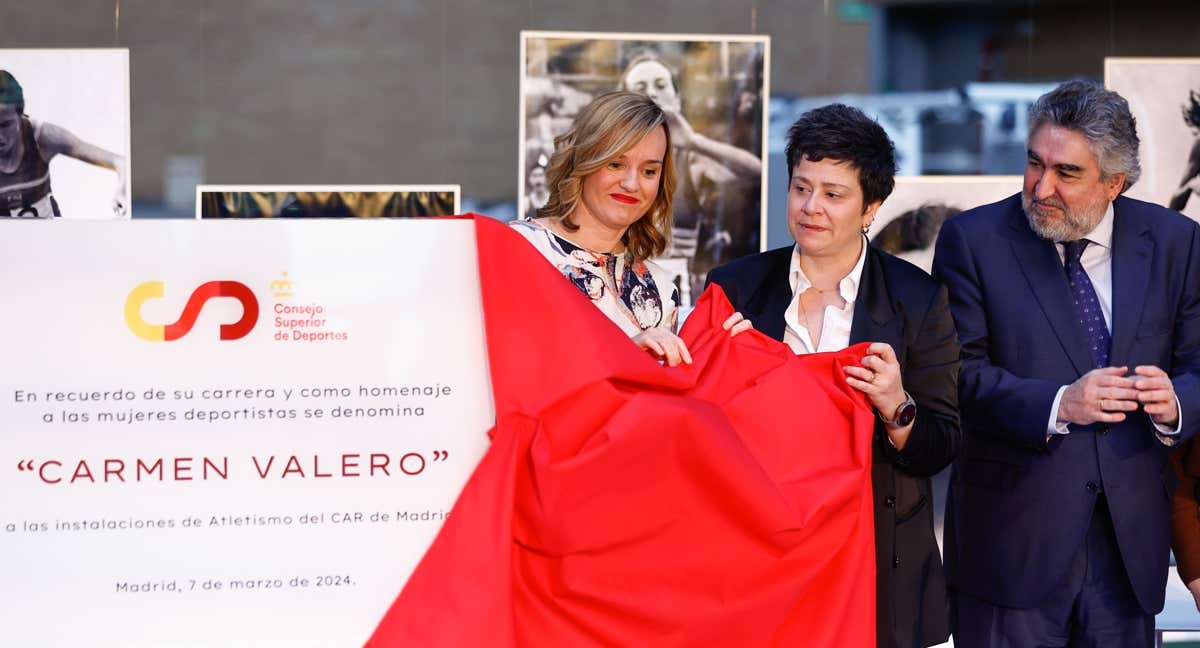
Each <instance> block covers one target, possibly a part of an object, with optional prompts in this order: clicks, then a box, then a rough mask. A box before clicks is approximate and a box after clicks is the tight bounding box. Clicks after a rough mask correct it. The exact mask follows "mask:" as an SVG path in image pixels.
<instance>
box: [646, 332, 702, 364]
mask: <svg viewBox="0 0 1200 648" xmlns="http://www.w3.org/2000/svg"><path fill="white" fill-rule="evenodd" d="M633 342H634V344H636V345H638V347H639V348H642V349H645V350H646V352H647V353H649V354H650V355H652V356H654V359H656V360H663V361H665V362H666V363H667V366H668V367H677V366H679V363H681V362H682V363H684V364H692V354H691V353H690V352H688V348H687V345H686V344H684V343H683V340H681V339H679V336H678V335H675V334H674V333H672V332H670V331H668V330H667V329H665V328H660V327H657V326H656V327H654V328H648V329H646V330H644V331H642V332H641V333H638V334H637V335H635V336H633Z"/></svg>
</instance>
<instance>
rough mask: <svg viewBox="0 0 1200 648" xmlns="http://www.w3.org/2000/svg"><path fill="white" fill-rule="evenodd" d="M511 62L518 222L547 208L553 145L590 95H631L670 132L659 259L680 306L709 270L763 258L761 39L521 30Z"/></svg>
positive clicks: (766, 57)
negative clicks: (668, 228)
mask: <svg viewBox="0 0 1200 648" xmlns="http://www.w3.org/2000/svg"><path fill="white" fill-rule="evenodd" d="M520 57H521V58H520V69H521V82H520V108H519V110H520V113H519V121H520V141H521V146H520V147H519V154H518V165H517V169H518V178H517V186H518V208H517V212H518V214H519V216H520V217H521V218H531V217H535V216H536V215H537V210H538V209H539V208H540V207H542V206H543V205H544V204H545V203H546V200H547V198H548V191H547V187H546V166H547V164H548V163H549V161H550V155H551V154H552V153H553V152H554V138H555V137H557V136H558V135H560V134H562V133H563V132H564V131H566V130H567V129H568V128H569V127H570V125H571V123H572V121H573V120H574V118H575V116H576V115H577V114H578V112H579V110H580V109H581V108H582V107H583V106H585V105H587V104H588V102H590V101H591V100H592V99H593V98H595V97H597V96H599V95H601V94H604V93H606V92H611V91H613V90H631V91H635V92H642V93H644V94H647V95H649V96H650V97H651V98H653V99H654V100H655V101H656V102H657V103H658V104H659V105H660V106H661V107H662V108H663V109H664V110H665V111H667V112H668V119H669V123H670V124H671V126H670V127H671V130H672V145H673V147H674V153H675V160H676V168H677V171H678V177H679V180H678V184H677V189H676V191H675V197H674V212H675V213H674V221H673V231H672V237H671V239H672V240H671V241H670V245H669V246H668V249H667V251H666V252H665V253H664V255H663V258H660V259H658V261H659V263H660V264H661V265H663V266H664V267H665V268H667V269H668V270H671V271H673V272H674V273H675V274H676V276H677V278H678V280H679V283H680V286H679V287H680V295H681V297H682V299H683V302H684V305H685V307H686V306H688V305H690V304H692V303H693V302H694V300H695V298H696V297H698V296H699V294H700V288H701V287H702V286H703V283H704V278H705V276H706V274H707V273H708V271H709V270H711V269H712V268H713V267H716V266H718V265H720V264H722V263H725V262H727V261H730V260H732V259H735V258H738V257H740V256H744V255H747V254H752V253H755V252H760V251H762V250H763V249H764V247H763V246H764V245H765V242H766V235H765V231H766V217H767V214H766V204H767V200H766V184H765V178H766V173H767V169H766V167H767V139H766V138H767V106H768V101H769V95H770V91H769V82H768V79H769V77H770V38H769V37H767V36H729V35H719V36H710V35H695V34H627V33H594V32H541V31H523V32H521V54H520Z"/></svg>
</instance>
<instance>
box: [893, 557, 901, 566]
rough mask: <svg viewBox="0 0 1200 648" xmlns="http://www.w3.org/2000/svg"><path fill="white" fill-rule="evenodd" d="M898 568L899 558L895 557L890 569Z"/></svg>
mask: <svg viewBox="0 0 1200 648" xmlns="http://www.w3.org/2000/svg"><path fill="white" fill-rule="evenodd" d="M899 566H900V556H896V557H895V558H892V567H899Z"/></svg>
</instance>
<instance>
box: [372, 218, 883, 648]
mask: <svg viewBox="0 0 1200 648" xmlns="http://www.w3.org/2000/svg"><path fill="white" fill-rule="evenodd" d="M475 223H476V236H477V246H478V254H479V267H480V275H481V292H482V299H483V308H484V319H485V327H486V334H487V346H488V358H489V364H490V370H491V378H492V392H493V397H494V401H495V407H496V426H495V427H494V428H493V429H492V431H491V433H490V434H491V436H492V447H491V448H490V449H489V451H488V452H487V454H486V455H485V457H484V458H483V460H482V461H481V462H480V464H479V466H478V467H477V468H476V470H475V472H474V474H473V475H472V476H471V478H470V480H469V481H468V483H467V485H466V487H465V488H464V489H463V491H462V494H461V495H460V496H459V499H458V501H457V503H456V504H455V506H454V509H453V511H452V513H451V515H450V517H449V518H448V519H447V520H446V523H445V525H444V527H443V528H442V530H441V532H440V534H439V535H438V537H437V539H436V540H435V541H434V543H433V545H432V546H431V547H430V549H429V551H428V552H427V553H426V555H425V557H424V559H423V560H422V562H421V563H420V565H419V566H418V567H417V569H416V570H415V571H414V573H413V574H412V576H411V578H410V579H409V581H408V583H407V584H406V585H405V587H404V589H403V591H402V592H401V594H400V596H399V597H398V598H397V599H396V601H395V602H394V603H393V605H392V607H391V609H390V610H389V611H388V612H387V614H386V616H385V617H384V618H383V620H382V621H381V623H380V624H379V626H378V628H376V630H375V633H374V635H373V636H372V637H371V639H370V640H369V641H368V644H367V645H368V646H373V647H374V646H484V645H486V646H501V647H508V646H512V647H516V646H534V645H536V646H585V645H654V646H773V645H791V646H800V645H803V646H829V647H833V646H868V645H873V644H874V642H875V618H874V606H875V573H874V564H875V562H874V541H873V537H874V536H873V526H872V525H873V516H872V499H871V483H870V461H871V434H872V426H873V415H872V412H871V411H870V409H869V408H868V407H867V406H866V404H865V401H864V400H863V398H862V397H861V395H860V394H858V393H857V392H855V391H853V390H852V389H850V388H849V387H848V386H847V385H846V383H845V380H844V378H843V374H842V370H841V367H842V366H843V365H844V364H847V363H857V361H858V360H859V359H860V358H861V357H862V354H863V350H864V348H865V345H859V346H856V347H851V348H850V349H846V350H844V351H841V352H838V353H829V354H815V355H809V356H799V357H797V356H795V355H793V354H792V352H791V351H790V350H789V349H788V348H787V347H786V346H785V345H783V344H780V343H779V342H777V341H775V340H772V339H770V338H768V337H766V336H764V335H762V334H760V333H758V332H750V333H745V334H742V335H740V336H738V337H737V338H733V339H731V338H730V337H729V335H728V333H726V332H725V331H723V330H721V322H722V321H723V320H724V319H725V318H726V317H727V316H728V315H729V314H730V313H731V312H732V307H731V306H730V304H729V301H728V300H727V299H726V298H725V295H724V293H723V292H721V290H720V288H719V287H716V286H714V287H712V288H710V289H709V290H708V291H706V292H705V294H704V295H703V296H702V297H701V298H700V301H699V303H698V304H697V306H696V309H695V311H694V312H693V313H692V315H691V316H690V317H689V318H688V320H687V323H686V325H685V326H684V328H683V330H682V331H681V333H680V336H681V337H682V338H683V339H684V340H685V342H686V343H687V345H688V348H689V349H690V350H691V352H692V357H693V359H694V362H693V364H692V365H690V366H686V367H682V368H666V367H662V366H660V365H659V364H658V363H657V362H655V361H653V360H652V359H651V358H650V357H649V356H647V355H646V354H645V353H644V352H642V351H641V350H639V349H637V348H636V346H635V345H633V344H631V343H630V342H629V339H628V338H627V337H626V336H625V335H624V334H623V333H622V332H621V330H620V329H619V328H618V327H616V326H614V325H613V324H612V323H611V322H609V321H608V320H607V319H606V318H605V317H604V316H603V315H602V314H601V313H599V311H597V310H596V309H595V308H594V307H593V306H592V305H591V304H590V303H589V302H588V300H587V299H586V298H585V297H584V296H583V295H582V294H580V293H579V292H578V290H577V289H576V288H575V287H574V286H572V285H571V284H570V283H569V282H567V281H564V280H563V278H562V277H561V275H559V273H558V272H557V270H556V269H554V268H553V266H551V265H550V264H549V263H547V262H546V260H545V259H543V258H542V257H541V256H540V255H539V254H538V253H537V252H536V251H535V250H534V249H533V248H532V247H530V246H529V245H528V244H527V243H526V242H525V241H524V240H523V239H522V238H521V237H520V236H519V235H517V234H516V233H514V232H512V231H510V230H509V228H508V227H506V226H505V225H503V224H501V223H498V222H495V221H492V220H491V219H488V218H486V217H477V218H476V219H475Z"/></svg>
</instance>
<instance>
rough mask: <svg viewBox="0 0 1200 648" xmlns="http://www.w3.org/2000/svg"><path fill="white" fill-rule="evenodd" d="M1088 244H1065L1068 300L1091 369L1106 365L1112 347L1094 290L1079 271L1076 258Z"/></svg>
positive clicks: (1084, 242) (1082, 242) (1080, 268)
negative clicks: (1072, 302) (1084, 337)
mask: <svg viewBox="0 0 1200 648" xmlns="http://www.w3.org/2000/svg"><path fill="white" fill-rule="evenodd" d="M1088 243H1091V241H1089V240H1087V239H1079V240H1078V241H1070V242H1068V243H1065V244H1064V245H1063V247H1064V248H1065V252H1066V254H1065V257H1066V264H1065V265H1066V269H1067V282H1068V283H1070V285H1071V297H1072V298H1073V299H1074V300H1075V314H1076V315H1077V316H1078V319H1079V325H1080V326H1081V327H1082V329H1081V330H1082V331H1083V333H1084V335H1087V341H1088V349H1090V350H1091V352H1092V364H1093V365H1095V367H1094V368H1096V369H1099V368H1101V367H1107V366H1108V350H1109V347H1111V346H1112V336H1111V335H1109V333H1108V327H1107V326H1106V325H1105V324H1104V312H1103V311H1101V310H1100V299H1099V298H1097V297H1096V289H1095V288H1094V287H1093V286H1092V280H1091V279H1089V278H1088V276H1087V273H1086V272H1084V271H1083V264H1082V263H1080V258H1081V257H1082V256H1083V250H1084V248H1086V247H1087V246H1088Z"/></svg>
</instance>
